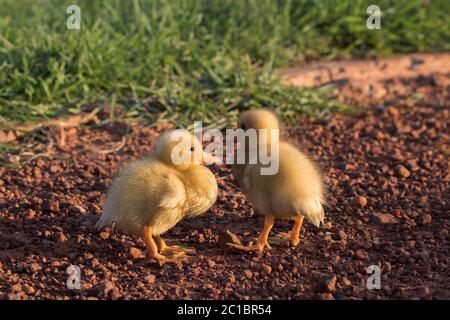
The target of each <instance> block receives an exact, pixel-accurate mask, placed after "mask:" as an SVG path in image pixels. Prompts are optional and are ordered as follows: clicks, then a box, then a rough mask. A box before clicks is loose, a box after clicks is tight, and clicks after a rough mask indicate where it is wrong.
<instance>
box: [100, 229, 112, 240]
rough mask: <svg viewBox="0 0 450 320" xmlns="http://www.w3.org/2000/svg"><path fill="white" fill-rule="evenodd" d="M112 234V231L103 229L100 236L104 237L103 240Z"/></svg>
mask: <svg viewBox="0 0 450 320" xmlns="http://www.w3.org/2000/svg"><path fill="white" fill-rule="evenodd" d="M109 236H110V233H109V232H108V231H102V232H100V238H102V239H103V240H106V239H108V238H109Z"/></svg>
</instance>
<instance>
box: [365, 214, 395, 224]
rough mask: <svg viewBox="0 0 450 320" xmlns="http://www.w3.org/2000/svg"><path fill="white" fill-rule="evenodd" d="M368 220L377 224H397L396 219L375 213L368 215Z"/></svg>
mask: <svg viewBox="0 0 450 320" xmlns="http://www.w3.org/2000/svg"><path fill="white" fill-rule="evenodd" d="M370 218H371V219H372V220H373V221H374V222H376V223H378V224H393V223H397V219H396V218H395V217H394V216H393V215H391V214H389V213H376V212H375V213H372V214H371V215H370Z"/></svg>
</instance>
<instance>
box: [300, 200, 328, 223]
mask: <svg viewBox="0 0 450 320" xmlns="http://www.w3.org/2000/svg"><path fill="white" fill-rule="evenodd" d="M298 207H299V209H300V210H299V213H301V214H302V215H304V216H305V217H306V218H307V219H308V220H309V221H311V223H312V224H313V225H315V226H316V227H320V225H321V224H322V225H323V224H324V218H325V213H324V211H323V207H322V202H321V201H319V200H317V199H303V200H302V201H301V202H300V203H299V205H298Z"/></svg>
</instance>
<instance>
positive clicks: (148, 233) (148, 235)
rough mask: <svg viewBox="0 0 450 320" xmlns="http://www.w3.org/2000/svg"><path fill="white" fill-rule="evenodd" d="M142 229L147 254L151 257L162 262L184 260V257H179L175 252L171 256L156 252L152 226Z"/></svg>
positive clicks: (156, 247)
mask: <svg viewBox="0 0 450 320" xmlns="http://www.w3.org/2000/svg"><path fill="white" fill-rule="evenodd" d="M142 231H143V233H144V239H145V243H146V244H147V250H148V254H149V256H150V257H151V258H153V259H156V260H158V261H159V262H160V263H162V264H164V263H166V262H174V263H179V262H180V261H182V260H184V257H180V255H181V254H175V255H173V256H172V257H166V256H163V255H162V254H160V253H159V252H158V246H157V244H156V242H155V240H154V239H153V233H152V228H151V227H144V228H143V230H142ZM161 240H162V239H161Z"/></svg>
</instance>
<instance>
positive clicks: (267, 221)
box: [227, 214, 275, 252]
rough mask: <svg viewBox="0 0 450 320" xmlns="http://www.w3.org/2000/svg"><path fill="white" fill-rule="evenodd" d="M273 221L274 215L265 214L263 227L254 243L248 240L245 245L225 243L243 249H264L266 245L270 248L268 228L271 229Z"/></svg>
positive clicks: (260, 250)
mask: <svg viewBox="0 0 450 320" xmlns="http://www.w3.org/2000/svg"><path fill="white" fill-rule="evenodd" d="M274 221H275V216H274V215H271V214H270V215H266V216H265V218H264V227H263V229H262V231H261V233H260V235H259V237H258V240H257V241H256V244H253V242H250V243H249V244H248V245H247V246H243V245H237V244H234V243H227V245H228V246H229V247H231V248H236V249H239V250H243V251H259V252H262V251H264V248H266V247H267V249H269V250H270V249H272V248H271V247H270V245H269V243H268V241H267V239H268V238H269V233H270V230H272V227H273V223H274Z"/></svg>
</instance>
